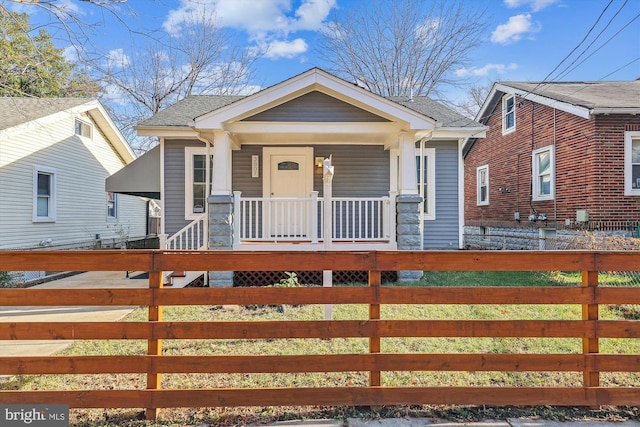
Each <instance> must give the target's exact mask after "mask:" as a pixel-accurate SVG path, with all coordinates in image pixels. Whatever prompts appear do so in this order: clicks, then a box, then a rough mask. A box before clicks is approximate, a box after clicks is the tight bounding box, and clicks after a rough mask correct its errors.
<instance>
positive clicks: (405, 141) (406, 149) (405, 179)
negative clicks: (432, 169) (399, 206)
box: [398, 132, 418, 196]
mask: <svg viewBox="0 0 640 427" xmlns="http://www.w3.org/2000/svg"><path fill="white" fill-rule="evenodd" d="M398 151H399V154H400V171H399V177H398V178H399V179H398V180H399V182H398V193H399V195H401V196H404V195H416V194H418V174H417V171H416V149H415V140H414V134H413V133H408V132H402V133H401V134H400V138H399V140H398Z"/></svg>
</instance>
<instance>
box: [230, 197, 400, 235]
mask: <svg viewBox="0 0 640 427" xmlns="http://www.w3.org/2000/svg"><path fill="white" fill-rule="evenodd" d="M324 203H325V201H324V199H323V198H321V197H318V193H317V192H313V193H312V195H311V197H309V198H302V199H299V198H298V199H294V198H264V197H241V193H240V192H238V191H236V192H234V217H235V218H234V236H236V239H239V241H240V243H242V242H275V243H277V242H309V243H318V242H319V241H320V240H324V237H325V236H324V230H323V223H324V221H323V211H324V209H323V208H324ZM331 203H332V209H331V212H332V216H333V223H332V224H333V227H332V228H333V232H332V236H331V240H332V241H333V242H352V243H357V242H362V243H366V242H393V241H395V218H396V216H395V193H393V194H390V196H385V197H360V198H358V197H336V198H333V199H332V202H331Z"/></svg>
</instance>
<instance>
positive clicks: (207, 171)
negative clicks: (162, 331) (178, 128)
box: [196, 132, 212, 283]
mask: <svg viewBox="0 0 640 427" xmlns="http://www.w3.org/2000/svg"><path fill="white" fill-rule="evenodd" d="M196 135H197V137H198V139H199V140H200V141H202V142H204V146H205V149H206V153H205V159H204V164H205V172H204V179H205V184H204V191H205V194H206V195H207V198H208V197H209V196H210V195H211V145H212V143H211V142H209V141H207V139H206V138H204V137H202V136H201V135H200V132H196ZM205 206H206V209H205V215H204V221H203V223H204V224H203V227H204V229H205V230H206V233H207V234H206V235H205V236H206V239H207V242H206V243H207V244H206V248H207V249H210V248H209V237H208V236H209V203H207V201H206V199H205ZM205 283H208V278H207V274H206V273H205Z"/></svg>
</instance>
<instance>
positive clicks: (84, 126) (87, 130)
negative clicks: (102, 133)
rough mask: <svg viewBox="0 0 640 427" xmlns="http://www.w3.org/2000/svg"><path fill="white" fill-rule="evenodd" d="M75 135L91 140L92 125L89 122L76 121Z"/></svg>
mask: <svg viewBox="0 0 640 427" xmlns="http://www.w3.org/2000/svg"><path fill="white" fill-rule="evenodd" d="M75 134H76V135H80V136H84V137H85V138H91V125H90V124H89V123H87V122H83V121H82V120H78V119H76V121H75Z"/></svg>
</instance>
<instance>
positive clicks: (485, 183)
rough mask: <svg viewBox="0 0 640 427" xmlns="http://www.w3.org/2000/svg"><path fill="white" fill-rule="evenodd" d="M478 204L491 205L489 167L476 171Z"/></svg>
mask: <svg viewBox="0 0 640 427" xmlns="http://www.w3.org/2000/svg"><path fill="white" fill-rule="evenodd" d="M476 180H477V190H476V194H477V196H476V204H477V205H478V206H482V205H488V204H489V165H484V166H480V167H478V168H477V169H476Z"/></svg>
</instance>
